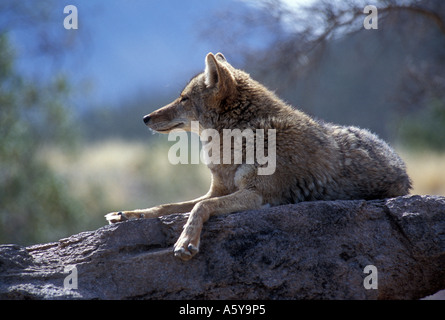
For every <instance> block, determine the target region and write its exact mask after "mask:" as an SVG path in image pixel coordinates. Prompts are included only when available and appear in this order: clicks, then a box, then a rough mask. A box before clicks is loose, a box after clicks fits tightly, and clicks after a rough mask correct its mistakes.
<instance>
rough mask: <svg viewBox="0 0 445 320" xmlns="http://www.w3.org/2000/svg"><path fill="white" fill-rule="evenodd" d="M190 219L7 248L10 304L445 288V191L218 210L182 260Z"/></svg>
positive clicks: (3, 282) (376, 295)
mask: <svg viewBox="0 0 445 320" xmlns="http://www.w3.org/2000/svg"><path fill="white" fill-rule="evenodd" d="M187 216H188V214H176V215H171V216H167V217H162V218H158V219H141V220H132V221H127V222H123V223H118V224H115V225H108V226H104V227H102V228H100V229H98V230H96V231H90V232H82V233H79V234H76V235H73V236H70V237H68V238H65V239H61V240H59V241H58V242H54V243H48V244H41V245H33V246H30V247H26V248H25V247H21V246H18V245H2V246H0V299H419V298H422V297H425V296H428V295H431V294H434V293H435V292H437V291H439V290H442V289H445V197H439V196H404V197H398V198H394V199H386V200H376V201H317V202H303V203H299V204H295V205H284V206H278V207H272V208H268V209H263V210H251V211H245V212H238V213H232V214H229V215H224V216H215V217H212V218H210V220H209V221H208V222H207V223H206V224H205V225H204V230H203V233H202V237H201V248H200V252H199V254H198V255H197V256H195V257H194V258H193V259H192V260H190V261H187V262H183V261H181V260H179V259H177V258H175V257H174V256H173V251H172V246H173V244H174V242H175V241H176V239H177V237H178V236H179V234H180V232H181V230H182V226H183V225H184V223H185V221H186V219H187ZM367 266H371V267H370V268H371V269H370V271H368V270H367V271H366V273H365V272H364V270H365V268H366V267H367ZM372 266H373V267H372ZM371 280H372V281H371ZM364 284H367V285H368V284H369V285H370V286H371V287H372V286H375V285H377V289H372V288H369V289H366V288H365V285H364ZM368 287H369V286H368Z"/></svg>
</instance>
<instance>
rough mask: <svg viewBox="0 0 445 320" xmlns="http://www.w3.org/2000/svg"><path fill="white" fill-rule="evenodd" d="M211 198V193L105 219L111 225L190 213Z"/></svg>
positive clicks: (112, 215)
mask: <svg viewBox="0 0 445 320" xmlns="http://www.w3.org/2000/svg"><path fill="white" fill-rule="evenodd" d="M209 197H210V192H209V193H208V194H206V195H204V196H202V197H199V198H196V199H194V200H190V201H185V202H179V203H168V204H162V205H160V206H156V207H153V208H148V209H139V210H132V211H119V212H111V213H108V214H107V215H105V218H106V219H107V220H108V222H109V223H110V224H111V223H116V222H121V221H125V220H129V219H138V218H156V217H160V216H164V215H167V214H172V213H184V212H190V211H191V210H192V209H193V207H194V206H195V205H196V204H197V203H198V202H200V201H202V200H204V199H208V198H209Z"/></svg>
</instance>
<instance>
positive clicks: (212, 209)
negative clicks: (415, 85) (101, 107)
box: [105, 53, 411, 260]
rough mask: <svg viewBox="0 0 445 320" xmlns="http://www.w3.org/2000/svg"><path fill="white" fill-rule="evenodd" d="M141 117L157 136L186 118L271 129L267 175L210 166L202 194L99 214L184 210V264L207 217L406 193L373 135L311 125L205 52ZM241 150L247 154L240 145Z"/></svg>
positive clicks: (117, 216)
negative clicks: (164, 100) (171, 92)
mask: <svg viewBox="0 0 445 320" xmlns="http://www.w3.org/2000/svg"><path fill="white" fill-rule="evenodd" d="M143 120H144V123H145V124H146V125H147V126H148V127H149V128H151V129H152V130H154V131H157V132H160V133H169V132H171V131H172V130H173V129H176V128H181V129H183V130H186V131H187V130H188V131H190V130H191V123H192V121H194V122H195V123H196V121H197V122H198V123H199V131H200V132H199V133H201V132H202V131H203V130H205V129H214V130H216V131H217V132H219V133H222V131H223V130H224V129H240V130H244V129H252V130H253V131H255V130H256V129H265V130H269V129H274V130H275V132H276V135H275V136H274V137H272V138H270V137H268V136H267V135H264V137H263V138H264V139H265V141H264V143H265V145H267V144H270V143H274V144H275V145H276V157H275V164H276V169H275V170H274V172H273V174H269V175H264V174H263V175H261V174H258V170H259V168H260V167H262V166H264V165H263V164H260V163H258V162H257V161H255V162H254V163H247V162H246V161H243V162H242V163H238V164H235V163H232V164H227V163H223V164H215V163H209V164H208V167H209V169H210V171H211V173H212V179H211V186H210V190H209V191H208V192H207V194H205V195H204V196H201V197H199V198H197V199H194V200H191V201H186V202H180V203H171V204H163V205H159V206H156V207H153V208H148V209H140V210H134V211H120V212H112V213H109V214H107V215H106V216H105V217H106V219H107V220H108V221H109V223H116V222H120V221H125V220H128V219H136V218H154V217H159V216H163V215H168V214H173V213H185V212H190V215H189V217H188V220H187V223H186V224H185V226H184V229H183V231H182V234H181V235H180V237H179V239H178V240H177V242H176V243H175V245H174V254H175V256H177V257H179V258H180V259H182V260H189V259H190V258H192V257H193V256H194V255H195V254H196V253H198V251H199V242H200V234H201V230H202V227H203V224H204V223H205V222H206V221H207V220H208V219H209V217H210V216H212V215H219V214H226V213H231V212H235V211H242V210H249V209H258V208H261V207H262V206H277V205H282V204H290V203H297V202H301V201H314V200H340V199H365V200H369V199H381V198H390V197H396V196H401V195H406V194H407V193H408V192H409V189H410V188H411V181H410V178H409V177H408V175H407V173H406V169H405V164H404V162H403V161H402V160H401V159H400V158H399V156H398V155H397V154H396V153H395V151H394V150H393V149H392V148H391V147H390V146H389V145H388V144H386V143H385V142H384V141H382V140H380V139H379V138H378V137H377V136H376V135H374V134H372V133H370V132H369V131H367V130H364V129H359V128H357V127H352V126H339V125H334V124H330V123H325V122H322V121H318V120H314V119H312V118H311V117H309V116H308V115H306V114H305V113H303V112H301V111H299V110H296V109H293V108H292V107H291V106H289V105H287V104H286V103H284V102H283V101H282V100H280V99H279V98H278V97H277V96H276V95H275V94H274V93H273V92H271V91H269V90H268V89H267V88H265V87H264V86H263V85H261V84H260V83H258V82H256V81H255V80H253V79H252V78H251V77H250V76H249V74H247V73H246V72H244V71H241V70H239V69H235V68H234V67H233V66H232V65H230V64H229V63H228V62H227V60H226V58H225V57H224V56H223V55H222V54H221V53H217V54H216V55H214V54H212V53H209V54H207V56H206V58H205V71H204V72H203V73H201V74H199V75H197V76H195V77H194V78H193V79H192V80H190V82H189V83H188V84H187V86H186V87H185V89H184V90H183V91H182V93H181V94H180V96H179V97H178V98H177V99H176V100H174V101H173V102H172V103H170V104H168V105H166V106H165V107H163V108H161V109H158V110H156V111H154V112H152V113H150V114H148V115H146V116H144V118H143ZM256 138H257V137H255V139H256ZM271 139H273V140H274V141H269V140H271ZM212 142H213V140H212V141H211V142H208V143H210V144H211V143H212ZM217 147H219V146H217ZM242 148H243V155H244V156H245V151H244V149H245V148H246V143H245V142H244V143H242ZM221 150H222V146H221Z"/></svg>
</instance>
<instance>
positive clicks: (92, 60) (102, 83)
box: [13, 0, 251, 104]
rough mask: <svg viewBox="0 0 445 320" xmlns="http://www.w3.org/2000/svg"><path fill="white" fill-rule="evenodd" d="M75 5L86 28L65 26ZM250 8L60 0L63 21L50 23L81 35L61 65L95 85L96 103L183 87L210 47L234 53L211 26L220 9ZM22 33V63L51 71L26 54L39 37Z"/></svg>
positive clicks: (237, 3)
mask: <svg viewBox="0 0 445 320" xmlns="http://www.w3.org/2000/svg"><path fill="white" fill-rule="evenodd" d="M24 1H29V0H24ZM33 1H35V0H33ZM69 4H70V5H75V6H76V7H77V9H78V19H79V29H78V30H65V29H64V28H63V20H64V18H65V17H66V14H64V13H63V8H64V7H65V6H66V5H69ZM246 6H249V4H246V2H244V1H241V0H206V1H203V0H168V1H155V0H131V1H129V0H106V1H105V0H66V1H62V0H57V1H56V2H55V5H54V12H55V13H54V15H55V16H56V18H57V15H60V20H59V21H58V20H57V19H56V20H55V21H54V22H53V23H52V24H50V25H49V26H48V28H51V29H54V30H52V31H54V32H56V31H57V32H65V33H64V34H63V36H65V35H66V37H67V38H69V37H70V36H72V35H73V33H76V32H79V34H80V35H81V36H80V37H79V39H80V45H79V44H78V45H76V46H75V47H74V48H73V49H72V50H71V49H70V50H68V51H67V53H66V56H65V59H64V64H63V65H62V66H59V68H60V70H61V71H62V72H65V73H66V74H68V76H69V78H70V79H72V80H75V81H78V80H79V81H80V80H82V81H86V82H87V83H89V84H90V85H91V86H90V87H91V90H88V99H89V100H88V101H89V102H88V103H90V104H103V103H114V102H116V101H119V100H122V99H125V98H129V97H131V96H132V95H133V94H135V93H138V92H141V91H142V92H143V91H157V92H160V93H163V92H165V91H172V90H176V91H179V90H180V89H182V87H184V85H185V84H186V82H187V80H189V79H190V78H191V77H192V76H193V75H194V74H196V73H197V72H200V71H201V70H203V69H204V57H205V55H206V54H207V53H208V52H210V51H212V52H215V53H216V52H218V51H222V52H224V53H225V54H226V55H228V56H229V57H230V52H227V50H224V49H225V48H224V47H223V46H221V45H217V43H218V41H217V39H213V37H215V35H212V34H211V32H207V33H205V30H211V23H212V19H215V14H218V13H220V12H224V11H229V12H230V11H238V10H242V9H243V8H245V7H246ZM250 6H251V5H250ZM51 10H52V8H51ZM27 30H29V29H27ZM13 31H14V30H13ZM15 36H16V37H15V39H14V42H13V44H14V46H15V48H16V50H17V52H18V53H19V55H18V56H19V60H18V63H17V65H18V67H19V68H21V69H22V71H25V72H29V73H33V74H44V72H43V70H44V69H45V66H46V65H49V64H50V63H49V61H46V60H45V59H44V58H43V59H41V58H40V59H35V58H34V57H32V56H29V55H27V54H26V52H27V50H28V48H27V45H28V44H27V43H28V42H29V41H31V42H32V41H33V37H34V36H35V34H33V33H32V31H31V33H29V32H28V31H26V32H16V34H15ZM233 59H236V57H232V60H233ZM51 72H52V71H51Z"/></svg>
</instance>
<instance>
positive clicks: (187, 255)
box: [174, 232, 199, 261]
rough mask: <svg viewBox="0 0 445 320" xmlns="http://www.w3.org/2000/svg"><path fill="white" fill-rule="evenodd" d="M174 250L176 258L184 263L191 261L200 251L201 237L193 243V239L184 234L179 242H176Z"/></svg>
mask: <svg viewBox="0 0 445 320" xmlns="http://www.w3.org/2000/svg"><path fill="white" fill-rule="evenodd" d="M174 248H175V257H178V258H180V259H181V260H184V261H187V260H190V259H191V258H192V257H193V256H194V255H195V254H197V253H198V251H199V236H198V239H197V240H195V241H192V239H191V238H190V237H189V236H187V235H186V234H184V232H183V233H182V234H181V236H180V237H179V239H178V241H176V243H175V246H174Z"/></svg>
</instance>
